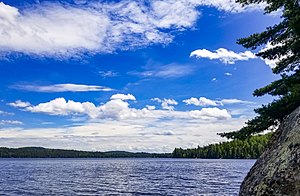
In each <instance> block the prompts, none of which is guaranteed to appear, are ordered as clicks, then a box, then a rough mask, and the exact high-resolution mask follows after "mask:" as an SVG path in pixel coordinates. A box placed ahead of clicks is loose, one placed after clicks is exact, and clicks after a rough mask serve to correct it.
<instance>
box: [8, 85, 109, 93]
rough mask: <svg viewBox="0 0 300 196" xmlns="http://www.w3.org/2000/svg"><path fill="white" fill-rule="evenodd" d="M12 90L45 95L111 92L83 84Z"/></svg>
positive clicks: (17, 86)
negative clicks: (43, 93) (44, 93)
mask: <svg viewBox="0 0 300 196" xmlns="http://www.w3.org/2000/svg"><path fill="white" fill-rule="evenodd" d="M12 88H14V89H20V90H25V91H33V92H46V93H54V92H87V91H112V90H113V89H111V88H108V87H104V86H96V85H84V84H54V85H48V86H40V85H13V86H12Z"/></svg>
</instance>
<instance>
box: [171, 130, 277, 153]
mask: <svg viewBox="0 0 300 196" xmlns="http://www.w3.org/2000/svg"><path fill="white" fill-rule="evenodd" d="M271 135H272V134H271V133H268V134H266V135H258V136H252V137H250V138H247V139H246V140H233V141H230V142H223V143H220V144H210V145H208V146H204V147H199V146H198V148H192V149H182V148H175V150H174V151H173V153H172V157H173V158H203V159H220V158H224V159H256V158H258V157H259V156H260V155H261V154H262V152H263V150H264V149H265V147H266V145H267V144H268V142H269V140H270V137H271Z"/></svg>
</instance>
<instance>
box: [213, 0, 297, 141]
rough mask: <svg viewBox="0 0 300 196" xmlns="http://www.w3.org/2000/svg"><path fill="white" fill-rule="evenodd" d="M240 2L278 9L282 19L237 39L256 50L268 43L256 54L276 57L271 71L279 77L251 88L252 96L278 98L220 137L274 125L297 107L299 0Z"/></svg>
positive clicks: (234, 136) (239, 136) (236, 136)
mask: <svg viewBox="0 0 300 196" xmlns="http://www.w3.org/2000/svg"><path fill="white" fill-rule="evenodd" d="M237 2H239V3H241V4H242V5H248V4H257V3H266V4H267V6H266V7H265V13H266V14H269V13H271V12H275V11H278V10H280V11H281V13H282V15H281V18H282V21H281V22H280V23H279V24H276V25H274V26H272V27H268V28H267V29H266V30H265V31H264V32H261V33H255V34H252V35H251V36H249V37H247V38H242V39H239V40H238V42H237V43H238V44H241V45H243V46H244V47H246V48H250V49H253V50H254V49H257V48H258V47H260V46H265V45H269V46H271V47H266V49H265V50H261V51H260V52H258V53H257V54H256V55H257V56H259V57H262V58H263V59H269V60H277V63H276V66H275V67H274V68H273V69H272V71H273V73H275V74H278V75H280V76H281V78H280V79H279V80H276V81H274V82H272V83H271V84H269V85H267V86H265V87H263V88H260V89H257V90H255V91H254V94H253V95H254V96H263V95H266V94H269V95H272V96H276V97H277V98H276V99H274V100H273V102H271V103H269V104H268V105H263V106H262V107H261V108H258V109H255V110H254V111H255V112H256V113H257V114H258V115H257V116H256V117H255V118H254V119H252V120H249V121H248V122H247V123H246V126H244V127H243V128H242V129H240V130H239V131H235V132H227V133H220V134H219V135H221V136H222V137H227V138H231V139H245V138H247V137H249V136H251V135H253V134H256V133H259V132H262V131H264V130H267V129H270V128H272V127H276V126H277V125H279V124H280V123H281V122H282V120H283V119H284V117H286V116H287V115H288V114H290V113H291V112H292V111H293V110H295V109H296V108H297V107H299V106H300V70H299V64H300V3H299V0H237Z"/></svg>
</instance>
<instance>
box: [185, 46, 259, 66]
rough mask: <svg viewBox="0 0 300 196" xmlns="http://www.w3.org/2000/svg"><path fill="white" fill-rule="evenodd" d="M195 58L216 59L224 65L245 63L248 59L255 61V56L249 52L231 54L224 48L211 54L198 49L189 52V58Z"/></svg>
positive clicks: (231, 52)
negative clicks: (237, 62) (238, 62)
mask: <svg viewBox="0 0 300 196" xmlns="http://www.w3.org/2000/svg"><path fill="white" fill-rule="evenodd" d="M193 56H195V57H196V58H208V59H211V60H213V59H218V60H220V61H221V62H222V63H224V64H235V62H236V61H247V60H249V59H255V58H256V56H255V54H253V53H252V52H251V51H245V52H239V53H236V52H233V51H230V50H227V49H225V48H219V49H217V50H216V51H215V52H211V51H209V50H206V49H199V50H195V51H193V52H191V54H190V57H193Z"/></svg>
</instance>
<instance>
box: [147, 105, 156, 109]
mask: <svg viewBox="0 0 300 196" xmlns="http://www.w3.org/2000/svg"><path fill="white" fill-rule="evenodd" d="M146 108H147V109H148V110H155V108H156V107H155V106H153V105H146Z"/></svg>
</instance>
